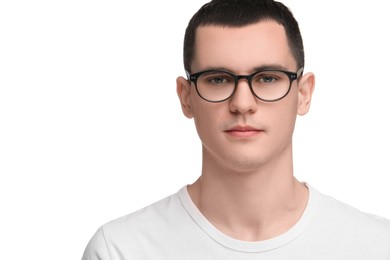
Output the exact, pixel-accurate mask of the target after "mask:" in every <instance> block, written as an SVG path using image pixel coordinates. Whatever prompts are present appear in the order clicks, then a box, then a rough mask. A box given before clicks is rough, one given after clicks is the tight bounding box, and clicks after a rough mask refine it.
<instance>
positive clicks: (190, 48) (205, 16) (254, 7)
mask: <svg viewBox="0 0 390 260" xmlns="http://www.w3.org/2000/svg"><path fill="white" fill-rule="evenodd" d="M265 20H272V21H275V22H277V23H278V24H280V25H282V26H283V27H284V29H285V32H286V35H287V39H288V43H289V47H290V48H291V52H292V54H293V56H294V58H295V60H296V62H297V69H299V68H302V67H304V48H303V42H302V37H301V33H300V30H299V26H298V23H297V21H296V20H295V18H294V16H293V15H292V13H291V12H290V11H289V9H288V8H287V7H286V6H284V5H283V4H282V3H279V2H275V1H273V0H213V1H211V2H209V3H207V4H205V5H204V6H203V7H202V8H200V9H199V11H198V12H197V13H196V14H195V15H194V16H193V17H192V19H191V20H190V22H189V24H188V27H187V30H186V33H185V38H184V52H183V53H184V67H185V69H186V71H188V72H191V73H193V72H194V71H193V70H192V68H191V65H192V60H193V58H194V54H195V51H196V48H195V41H196V32H197V29H198V28H199V27H204V26H209V25H215V26H221V27H243V26H246V25H250V24H254V23H257V22H259V21H265Z"/></svg>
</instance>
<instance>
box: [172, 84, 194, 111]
mask: <svg viewBox="0 0 390 260" xmlns="http://www.w3.org/2000/svg"><path fill="white" fill-rule="evenodd" d="M190 88H191V85H190V83H189V82H188V80H187V79H185V78H184V77H178V78H177V79H176V92H177V96H178V97H179V100H180V104H181V109H182V110H183V114H184V115H185V116H186V117H188V118H192V117H193V114H192V110H191V104H190V93H191V91H190V90H191V89H190Z"/></svg>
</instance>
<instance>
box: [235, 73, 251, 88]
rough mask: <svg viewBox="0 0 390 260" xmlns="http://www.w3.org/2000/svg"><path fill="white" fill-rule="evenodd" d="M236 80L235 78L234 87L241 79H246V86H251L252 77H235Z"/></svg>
mask: <svg viewBox="0 0 390 260" xmlns="http://www.w3.org/2000/svg"><path fill="white" fill-rule="evenodd" d="M236 78H237V82H236V85H238V83H239V82H240V80H241V79H246V82H247V83H248V85H249V86H251V80H252V75H237V76H236Z"/></svg>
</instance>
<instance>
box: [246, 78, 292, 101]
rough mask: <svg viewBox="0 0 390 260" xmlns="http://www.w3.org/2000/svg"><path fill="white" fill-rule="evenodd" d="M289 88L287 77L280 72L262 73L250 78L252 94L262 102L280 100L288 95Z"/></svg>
mask: <svg viewBox="0 0 390 260" xmlns="http://www.w3.org/2000/svg"><path fill="white" fill-rule="evenodd" d="M289 88H290V79H289V77H288V76H287V75H286V74H285V73H283V72H280V71H262V72H259V73H257V74H256V75H254V76H253V78H252V89H253V92H254V93H255V94H256V96H258V97H259V98H260V99H263V100H267V101H273V100H277V99H280V98H282V97H284V96H285V95H286V94H287V93H288V91H289Z"/></svg>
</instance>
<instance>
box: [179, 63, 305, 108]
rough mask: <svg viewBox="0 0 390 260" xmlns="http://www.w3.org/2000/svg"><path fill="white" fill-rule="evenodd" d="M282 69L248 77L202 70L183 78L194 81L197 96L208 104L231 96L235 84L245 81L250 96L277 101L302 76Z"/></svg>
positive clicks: (301, 70) (260, 72)
mask: <svg viewBox="0 0 390 260" xmlns="http://www.w3.org/2000/svg"><path fill="white" fill-rule="evenodd" d="M302 72H303V68H300V69H299V70H298V71H297V72H296V73H294V72H289V71H284V70H274V69H272V70H268V69H267V70H261V71H256V72H254V73H252V74H250V75H235V74H233V73H231V72H228V71H223V70H205V71H201V72H198V73H194V74H190V73H189V72H188V71H187V72H186V73H187V77H188V79H189V80H190V81H192V82H194V84H195V88H196V91H197V93H198V95H199V96H200V97H201V98H203V99H204V100H206V101H209V102H215V103H216V102H222V101H225V100H227V99H229V98H230V97H231V96H233V95H234V93H235V92H236V89H237V85H238V81H239V80H240V79H246V80H247V81H248V84H249V88H250V90H251V92H252V93H253V95H255V96H256V97H257V98H258V99H260V100H262V101H266V102H274V101H278V100H280V99H282V98H284V97H285V96H287V94H288V93H289V92H290V89H291V84H292V82H293V81H294V80H296V79H298V77H299V76H300V75H301V74H302Z"/></svg>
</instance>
